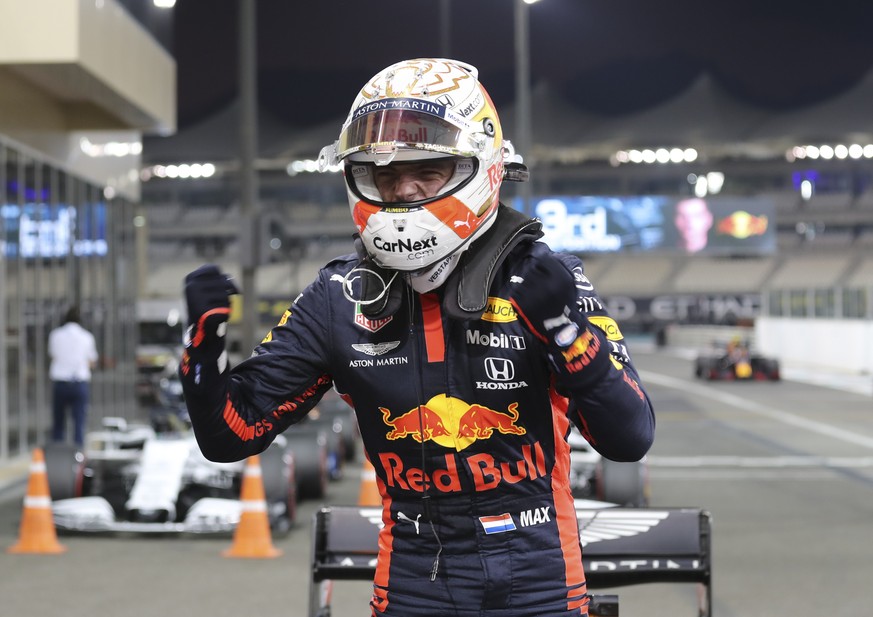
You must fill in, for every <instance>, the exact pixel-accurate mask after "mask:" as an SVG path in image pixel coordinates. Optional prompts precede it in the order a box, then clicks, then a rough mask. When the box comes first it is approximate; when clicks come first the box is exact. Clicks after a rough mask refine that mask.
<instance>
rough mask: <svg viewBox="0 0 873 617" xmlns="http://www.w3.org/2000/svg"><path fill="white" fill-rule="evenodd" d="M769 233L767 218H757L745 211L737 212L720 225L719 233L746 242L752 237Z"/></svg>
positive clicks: (723, 220) (720, 222)
mask: <svg viewBox="0 0 873 617" xmlns="http://www.w3.org/2000/svg"><path fill="white" fill-rule="evenodd" d="M766 231H767V217H766V216H763V215H762V216H755V215H754V214H749V213H748V212H746V211H745V210H737V211H736V212H734V213H733V214H731V215H730V216H728V217H725V218H723V219H722V220H721V221H719V223H718V232H719V233H722V234H727V235H728V236H733V237H734V238H737V239H738V240H744V239H746V238H748V237H750V236H760V235H763V234H764V233H766Z"/></svg>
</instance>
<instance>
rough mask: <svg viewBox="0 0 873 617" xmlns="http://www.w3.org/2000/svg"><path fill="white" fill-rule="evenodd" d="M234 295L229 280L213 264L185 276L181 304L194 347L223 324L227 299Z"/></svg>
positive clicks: (233, 288) (235, 289) (228, 306)
mask: <svg viewBox="0 0 873 617" xmlns="http://www.w3.org/2000/svg"><path fill="white" fill-rule="evenodd" d="M237 293H239V290H238V289H237V287H236V285H234V283H233V280H231V278H230V277H229V276H228V275H227V274H224V273H223V272H221V271H220V270H219V269H218V267H216V266H214V265H205V266H200V267H199V268H197V269H196V270H194V271H193V272H191V273H190V274H189V275H188V276H186V277H185V302H186V303H187V305H188V323H189V325H190V336H191V343H192V344H193V346H194V347H198V346H199V345H200V343H201V342H202V341H203V339H204V337H206V336H208V335H211V334H214V333H216V332H217V331H218V329H219V328H220V327H221V325H222V324H224V323H225V322H227V320H228V319H229V317H230V296H232V295H233V294H237Z"/></svg>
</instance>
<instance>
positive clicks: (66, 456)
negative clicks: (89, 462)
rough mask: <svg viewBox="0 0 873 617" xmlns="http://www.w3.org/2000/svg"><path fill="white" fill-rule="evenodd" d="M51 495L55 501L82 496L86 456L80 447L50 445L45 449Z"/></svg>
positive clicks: (62, 444)
mask: <svg viewBox="0 0 873 617" xmlns="http://www.w3.org/2000/svg"><path fill="white" fill-rule="evenodd" d="M43 454H44V455H45V471H46V477H47V478H48V484H49V494H50V495H51V498H52V500H53V501H56V500H58V499H69V498H71V497H81V496H82V484H83V481H84V478H85V456H84V455H83V454H82V452H81V451H80V450H79V448H78V447H76V446H74V445H72V444H66V443H49V444H46V446H45V447H44V448H43Z"/></svg>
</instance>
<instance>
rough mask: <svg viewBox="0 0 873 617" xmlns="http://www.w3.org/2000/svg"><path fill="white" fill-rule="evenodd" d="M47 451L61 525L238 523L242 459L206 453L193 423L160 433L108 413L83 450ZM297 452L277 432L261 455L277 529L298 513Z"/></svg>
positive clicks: (73, 528) (195, 529) (180, 529)
mask: <svg viewBox="0 0 873 617" xmlns="http://www.w3.org/2000/svg"><path fill="white" fill-rule="evenodd" d="M45 459H46V475H47V477H48V482H49V492H50V495H51V498H52V513H53V518H54V522H55V526H56V527H57V528H58V530H59V531H68V532H137V533H147V532H158V533H223V532H231V531H232V530H233V529H235V527H236V525H237V523H239V519H240V514H241V512H242V502H240V500H239V496H240V488H241V485H242V475H243V471H244V466H245V461H240V462H236V463H214V462H211V461H208V460H207V459H206V458H204V457H203V455H202V454H201V452H200V449H199V448H198V447H197V444H196V441H195V440H194V436H193V434H192V433H191V432H190V431H184V432H170V433H158V432H156V431H155V429H154V428H153V427H152V426H150V425H148V424H128V423H127V422H126V421H125V420H124V419H123V418H105V419H104V421H103V428H102V430H100V431H95V432H92V433H89V434H88V435H87V436H86V447H85V449H84V451H78V450H77V449H76V448H75V447H74V446H72V445H69V444H54V443H52V444H47V445H46V447H45ZM295 460H296V459H295V453H294V452H293V450H292V448H291V447H289V445H288V442H287V441H286V440H285V438H284V437H283V436H281V435H280V436H279V437H278V438H277V439H276V441H275V442H274V443H273V444H272V445H271V446H270V447H269V448H267V450H266V451H264V452H263V453H261V454H260V456H259V462H260V467H261V474H262V480H263V484H264V493H265V501H266V505H267V513H268V518H269V521H270V526H271V529H272V530H273V532H274V533H276V534H279V535H281V534H284V533H287V531H288V530H289V529H290V527H291V525H292V524H293V522H294V520H295V515H296V509H297V494H298V493H297V490H298V489H297V482H298V480H297V477H296V470H295Z"/></svg>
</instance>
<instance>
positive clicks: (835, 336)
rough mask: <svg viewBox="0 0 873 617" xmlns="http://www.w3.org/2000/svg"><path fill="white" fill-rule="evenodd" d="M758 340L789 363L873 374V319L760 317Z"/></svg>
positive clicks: (798, 365) (848, 373) (834, 370)
mask: <svg viewBox="0 0 873 617" xmlns="http://www.w3.org/2000/svg"><path fill="white" fill-rule="evenodd" d="M755 340H756V343H757V347H758V349H759V350H761V351H762V352H763V353H765V354H768V355H773V356H776V357H778V358H779V359H780V361H781V362H782V363H783V364H784V365H786V366H796V367H801V368H808V369H812V370H815V369H820V370H827V371H833V372H837V373H845V374H847V375H871V376H873V321H869V320H860V319H858V320H854V319H840V320H837V319H792V318H785V317H779V318H777V317H758V318H757V319H756V321H755Z"/></svg>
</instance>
